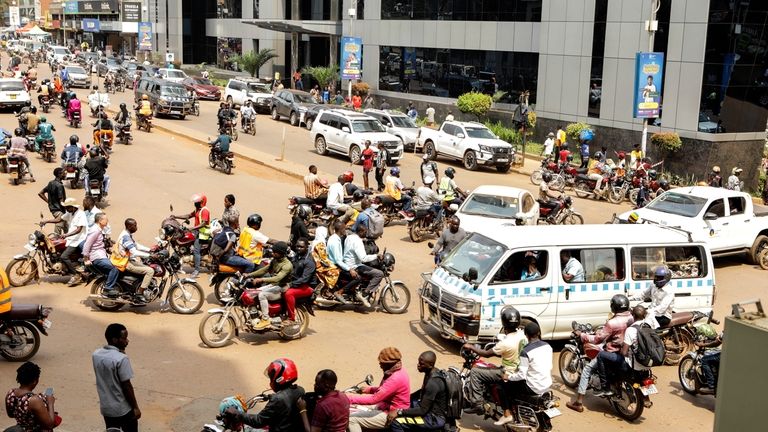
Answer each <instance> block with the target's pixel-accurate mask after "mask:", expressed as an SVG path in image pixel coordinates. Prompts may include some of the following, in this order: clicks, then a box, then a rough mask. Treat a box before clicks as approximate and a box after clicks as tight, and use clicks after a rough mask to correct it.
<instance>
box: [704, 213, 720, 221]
mask: <svg viewBox="0 0 768 432" xmlns="http://www.w3.org/2000/svg"><path fill="white" fill-rule="evenodd" d="M715 219H717V215H716V214H714V213H712V212H706V213H704V220H715Z"/></svg>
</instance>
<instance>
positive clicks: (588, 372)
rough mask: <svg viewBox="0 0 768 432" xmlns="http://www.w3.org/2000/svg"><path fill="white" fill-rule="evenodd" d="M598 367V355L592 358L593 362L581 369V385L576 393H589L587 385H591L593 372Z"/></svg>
mask: <svg viewBox="0 0 768 432" xmlns="http://www.w3.org/2000/svg"><path fill="white" fill-rule="evenodd" d="M596 367H597V357H595V358H594V359H592V361H591V362H589V363H587V364H586V365H585V366H584V370H583V371H581V379H579V387H578V388H577V389H576V393H578V394H580V395H582V396H583V395H585V394H587V387H589V379H590V378H591V377H592V372H593V371H594V370H595V368H596Z"/></svg>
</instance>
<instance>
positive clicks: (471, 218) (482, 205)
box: [456, 185, 539, 232]
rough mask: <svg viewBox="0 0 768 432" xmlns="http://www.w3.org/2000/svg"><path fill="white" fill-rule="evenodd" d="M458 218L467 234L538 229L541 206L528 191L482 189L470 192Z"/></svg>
mask: <svg viewBox="0 0 768 432" xmlns="http://www.w3.org/2000/svg"><path fill="white" fill-rule="evenodd" d="M456 216H458V217H459V219H460V220H461V227H462V228H464V230H465V231H467V232H477V231H479V230H483V232H489V231H488V230H489V228H490V231H493V229H494V228H499V229H501V228H504V227H509V226H516V225H536V224H537V223H538V220H539V203H538V201H536V199H535V198H534V197H533V195H532V194H531V193H530V192H529V191H527V190H525V189H520V188H516V187H510V186H495V185H483V186H480V187H478V188H476V189H475V190H473V191H472V192H470V194H469V196H467V199H465V200H464V202H463V203H462V204H461V207H459V210H458V211H457V212H456Z"/></svg>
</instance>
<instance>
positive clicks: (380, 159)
mask: <svg viewBox="0 0 768 432" xmlns="http://www.w3.org/2000/svg"><path fill="white" fill-rule="evenodd" d="M388 158H389V154H388V153H387V149H385V148H384V147H382V148H380V149H379V152H378V153H376V160H375V164H376V189H377V190H378V191H379V192H382V191H383V190H384V173H385V172H386V171H387V162H388V161H387V159H388Z"/></svg>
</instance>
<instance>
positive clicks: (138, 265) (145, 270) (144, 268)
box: [117, 218, 155, 303]
mask: <svg viewBox="0 0 768 432" xmlns="http://www.w3.org/2000/svg"><path fill="white" fill-rule="evenodd" d="M136 230H138V225H137V224H136V220H135V219H132V218H128V219H126V220H125V229H124V230H123V232H121V233H120V236H119V237H118V238H117V255H119V256H121V257H124V258H128V264H127V265H126V266H125V271H126V272H128V273H133V274H137V275H142V276H143V278H142V279H141V285H140V286H139V289H138V290H136V296H135V299H136V300H137V301H139V302H141V303H148V302H149V298H148V296H146V295H145V293H144V290H146V289H147V288H148V287H149V284H150V283H151V282H152V278H153V277H154V276H155V271H154V270H152V267H150V266H148V265H144V263H143V262H142V261H141V258H149V256H150V255H149V252H150V249H149V248H148V247H146V246H143V245H141V244H140V243H138V242H137V241H136V240H134V239H133V234H134V233H136Z"/></svg>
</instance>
